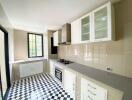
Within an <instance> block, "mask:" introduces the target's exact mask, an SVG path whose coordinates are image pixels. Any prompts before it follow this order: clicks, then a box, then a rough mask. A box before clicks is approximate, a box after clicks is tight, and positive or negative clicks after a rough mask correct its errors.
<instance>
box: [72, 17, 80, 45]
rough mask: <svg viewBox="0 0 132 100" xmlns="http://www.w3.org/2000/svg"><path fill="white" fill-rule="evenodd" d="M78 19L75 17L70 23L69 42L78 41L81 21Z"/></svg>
mask: <svg viewBox="0 0 132 100" xmlns="http://www.w3.org/2000/svg"><path fill="white" fill-rule="evenodd" d="M80 22H81V21H80V19H77V20H75V21H73V22H72V23H71V43H72V44H77V43H79V42H80V34H81V28H80V26H81V23H80Z"/></svg>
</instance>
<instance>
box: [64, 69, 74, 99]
mask: <svg viewBox="0 0 132 100" xmlns="http://www.w3.org/2000/svg"><path fill="white" fill-rule="evenodd" d="M64 88H65V90H66V91H67V92H68V93H69V94H70V96H71V97H72V98H73V99H74V100H75V91H76V74H75V73H74V72H72V71H69V70H65V71H64Z"/></svg>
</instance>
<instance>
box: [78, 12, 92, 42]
mask: <svg viewBox="0 0 132 100" xmlns="http://www.w3.org/2000/svg"><path fill="white" fill-rule="evenodd" d="M91 25H92V23H91V13H89V14H87V15H85V16H83V17H82V18H81V36H80V37H81V43H82V42H89V41H90V40H91V37H90V36H91V33H92V32H91V31H92V30H91Z"/></svg>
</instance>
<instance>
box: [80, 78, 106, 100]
mask: <svg viewBox="0 0 132 100" xmlns="http://www.w3.org/2000/svg"><path fill="white" fill-rule="evenodd" d="M81 100H107V90H106V89H104V88H102V87H100V86H98V85H96V84H95V83H93V82H91V81H89V80H86V79H84V78H82V79H81Z"/></svg>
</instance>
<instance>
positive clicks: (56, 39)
mask: <svg viewBox="0 0 132 100" xmlns="http://www.w3.org/2000/svg"><path fill="white" fill-rule="evenodd" d="M53 38H54V46H59V43H60V42H61V31H60V30H59V31H56V32H55V33H53Z"/></svg>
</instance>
